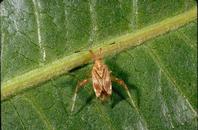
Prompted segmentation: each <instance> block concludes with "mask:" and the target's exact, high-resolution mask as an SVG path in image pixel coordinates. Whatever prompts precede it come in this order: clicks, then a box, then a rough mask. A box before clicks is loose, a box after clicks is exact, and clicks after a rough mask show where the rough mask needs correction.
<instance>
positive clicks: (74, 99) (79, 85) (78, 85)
mask: <svg viewBox="0 0 198 130" xmlns="http://www.w3.org/2000/svg"><path fill="white" fill-rule="evenodd" d="M88 82H89V79H84V80H83V81H81V82H78V84H77V86H76V89H75V93H74V96H73V99H72V101H73V102H72V108H71V112H72V111H73V110H74V106H75V102H76V97H77V93H78V91H79V90H80V88H82V87H83V86H85V84H87V83H88Z"/></svg>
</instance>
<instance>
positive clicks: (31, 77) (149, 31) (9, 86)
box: [1, 7, 197, 100]
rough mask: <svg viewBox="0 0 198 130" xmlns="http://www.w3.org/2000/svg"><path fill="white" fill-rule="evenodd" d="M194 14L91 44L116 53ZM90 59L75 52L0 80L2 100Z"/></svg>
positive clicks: (84, 54)
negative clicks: (101, 42) (97, 44)
mask: <svg viewBox="0 0 198 130" xmlns="http://www.w3.org/2000/svg"><path fill="white" fill-rule="evenodd" d="M196 18H197V7H194V8H193V9H191V10H189V11H187V12H185V13H182V14H180V15H177V16H174V17H171V18H167V19H165V20H163V21H161V22H158V23H156V24H153V25H150V26H147V27H145V28H143V29H141V30H139V31H137V32H135V33H134V32H133V33H128V34H125V35H123V36H119V37H116V38H113V39H110V40H107V41H104V42H103V43H104V44H102V45H101V44H99V46H97V47H94V48H93V49H92V50H93V51H96V50H97V49H98V48H102V50H103V52H104V54H105V56H108V55H112V54H115V53H119V52H120V51H123V50H124V49H128V48H130V47H134V46H138V45H140V44H142V43H143V42H145V41H147V40H149V39H151V38H154V37H156V36H159V35H161V34H164V33H167V32H169V31H172V30H175V29H177V28H179V27H181V26H183V25H185V24H187V23H189V22H191V21H193V20H195V19H196ZM90 59H91V56H90V54H89V52H88V50H87V51H83V52H79V53H75V54H72V55H70V56H66V57H64V58H62V59H59V60H57V61H54V62H52V63H49V64H47V65H45V66H42V67H40V68H37V69H34V70H32V71H29V72H27V73H25V74H22V75H19V76H16V77H14V78H12V79H10V80H8V81H5V82H3V83H2V84H1V85H2V86H1V100H5V99H7V98H8V97H10V96H13V95H15V94H17V93H19V92H21V91H23V90H25V89H27V88H31V87H36V86H38V85H37V84H39V83H42V82H44V81H47V80H49V79H51V78H54V77H56V76H59V75H61V74H63V73H66V72H68V71H69V70H71V69H74V68H75V67H78V66H80V65H83V64H86V63H88V62H89V61H90Z"/></svg>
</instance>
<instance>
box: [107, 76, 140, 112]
mask: <svg viewBox="0 0 198 130" xmlns="http://www.w3.org/2000/svg"><path fill="white" fill-rule="evenodd" d="M111 80H112V81H114V82H116V83H118V84H119V85H120V86H122V87H123V88H124V89H125V91H126V93H127V95H128V96H129V98H130V101H131V103H132V105H133V107H134V108H135V109H137V108H136V105H135V103H134V101H133V99H132V96H131V94H130V92H129V89H128V87H127V85H126V84H125V82H124V81H123V80H121V79H118V78H116V77H114V76H111Z"/></svg>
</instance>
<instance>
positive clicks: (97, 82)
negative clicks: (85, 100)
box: [92, 69, 103, 97]
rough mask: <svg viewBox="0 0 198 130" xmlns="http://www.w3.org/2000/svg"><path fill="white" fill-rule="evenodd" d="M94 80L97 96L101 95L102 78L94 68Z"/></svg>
mask: <svg viewBox="0 0 198 130" xmlns="http://www.w3.org/2000/svg"><path fill="white" fill-rule="evenodd" d="M92 82H93V88H94V91H95V94H96V97H99V96H100V94H101V92H102V89H103V88H102V84H103V83H102V79H101V78H100V76H99V75H98V74H97V72H96V69H93V70H92Z"/></svg>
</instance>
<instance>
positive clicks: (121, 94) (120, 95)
mask: <svg viewBox="0 0 198 130" xmlns="http://www.w3.org/2000/svg"><path fill="white" fill-rule="evenodd" d="M115 61H116V56H114V57H113V58H111V59H107V60H105V63H106V64H107V65H108V67H109V69H110V70H111V71H112V73H111V74H112V75H113V76H115V77H117V78H119V79H122V80H123V81H124V82H125V83H126V85H127V86H128V89H129V91H130V92H133V93H134V94H135V96H133V97H136V98H137V105H138V106H139V105H140V90H139V89H138V87H136V86H135V85H134V84H132V83H131V82H132V81H130V82H129V79H128V77H129V76H130V74H129V73H127V72H125V71H123V70H122V69H121V67H119V66H118V64H116V63H115ZM112 88H113V92H114V94H112V97H111V98H112V104H111V107H112V108H114V107H115V106H116V104H118V103H119V102H120V101H122V100H125V99H126V98H127V97H128V96H127V94H126V91H124V89H123V88H122V87H120V86H119V85H118V84H117V83H114V82H112ZM127 102H128V101H127ZM128 103H129V102H128ZM129 104H130V103H129Z"/></svg>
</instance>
